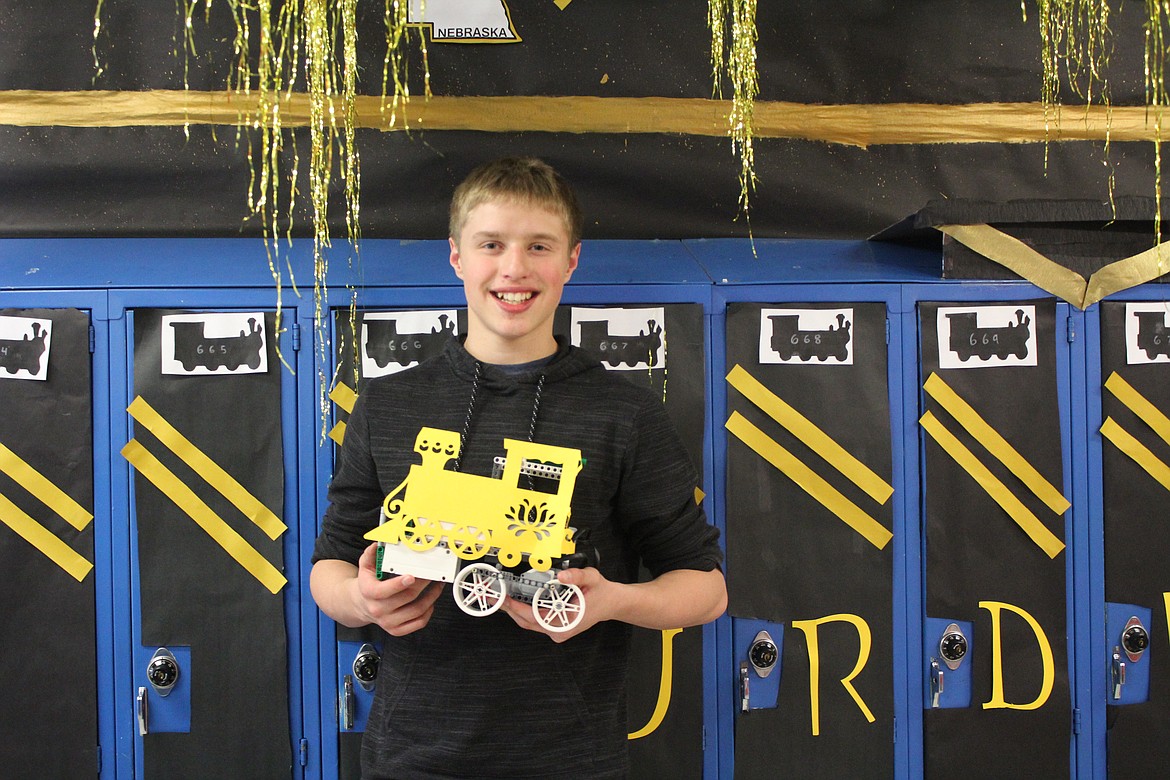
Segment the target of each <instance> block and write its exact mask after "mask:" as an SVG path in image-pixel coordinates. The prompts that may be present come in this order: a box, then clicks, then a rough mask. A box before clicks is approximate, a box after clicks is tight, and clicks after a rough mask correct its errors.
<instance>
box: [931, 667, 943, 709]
mask: <svg viewBox="0 0 1170 780" xmlns="http://www.w3.org/2000/svg"><path fill="white" fill-rule="evenodd" d="M943 674H944V673H943V670H942V668H941V667H940V666H939V665H938V661H937V660H936V659H934V658H931V659H930V706H931V707H932V708H936V707H938V706H939V705H938V700H939V697H940V696H942V692H943Z"/></svg>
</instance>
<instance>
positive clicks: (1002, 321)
mask: <svg viewBox="0 0 1170 780" xmlns="http://www.w3.org/2000/svg"><path fill="white" fill-rule="evenodd" d="M938 365H939V368H992V367H997V366H1034V365H1036V307H1035V306H1027V305H1007V306H948V307H945V308H944V307H940V308H939V310H938Z"/></svg>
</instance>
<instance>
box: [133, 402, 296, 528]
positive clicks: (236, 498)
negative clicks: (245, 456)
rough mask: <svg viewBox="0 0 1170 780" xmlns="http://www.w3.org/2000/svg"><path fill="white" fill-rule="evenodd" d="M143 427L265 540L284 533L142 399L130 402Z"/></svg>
mask: <svg viewBox="0 0 1170 780" xmlns="http://www.w3.org/2000/svg"><path fill="white" fill-rule="evenodd" d="M126 411H128V412H130V416H132V417H133V418H134V419H135V420H137V421H138V422H139V423H140V424H141V425H142V426H143V427H145V428H146V429H147V430H148V431H150V432H151V433H153V434H154V435H155V436H157V437H158V440H159V441H161V442H162V443H163V444H164V445H166V447H167V448H168V449H170V451H171V452H173V453H175V454H176V455H178V456H179V458H180V459H181V460H182V461H183V462H184V463H186V464H187V465H188V466H190V467H191V469H192V470H193V471H194V472H195V473H196V474H198V475H199V476H200V477H202V478H203V479H205V480H207V484H209V485H211V486H212V487H213V488H215V489H216V490H217V491H218V492H219V494H220V495H221V496H223V497H224V498H226V499H227V500H228V501H230V502H231V503H232V505H233V506H234V507H235V508H236V509H238V510H240V511H241V512H243V513H244V516H245V517H247V518H248V519H249V520H251V521H252V522H253V523H255V524H256V526H257V527H258V528H259V529H260V530H262V531H263V532H264V533H266V534H268V538H269V539H275V538H276V537H278V536H280V535H281V534H282V533H284V532H285V531H287V530H288V526H286V525H285V524H284V522H283V521H282V520H281V519H280V518H279V517H277V516H276V515H275V514H274V513H273V512H272V510H271V509H269V508H268V507H266V506H264V504H262V503H261V502H260V499H258V498H256V497H255V496H254V495H252V494H251V493H249V492H248V490H247V489H246V488H245V487H244V486H243V485H241V484H240V483H239V482H237V481H236V479H235V477H233V476H232V475H231V474H228V473H227V472H226V471H224V470H223V467H221V466H220V465H219V464H218V463H216V462H215V461H214V460H212V459H211V458H209V457H208V456H207V454H206V453H204V452H203V450H201V449H199V448H198V447H196V446H195V445H194V444H192V443H191V442H190V440H188V439H187V437H185V436H184V435H183V434H181V433H179V431H178V430H177V429H176V428H175V427H174V426H173V425H171V424H170V423H169V422H167V421H166V420H165V419H164V418H163V416H162V415H160V414H159V413H158V412H156V411H155V410H154V407H152V406H151V405H150V404H149V403H147V402H146V399H144V398H143V397H142V396H138V397H137V398H135V399H134V401H133V403H131V404H130V406H129V407H128V408H127V409H126Z"/></svg>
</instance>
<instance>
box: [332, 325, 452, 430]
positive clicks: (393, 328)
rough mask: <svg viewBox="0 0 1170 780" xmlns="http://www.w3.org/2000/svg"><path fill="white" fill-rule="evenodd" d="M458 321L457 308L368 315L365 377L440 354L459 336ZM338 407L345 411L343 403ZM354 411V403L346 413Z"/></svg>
mask: <svg viewBox="0 0 1170 780" xmlns="http://www.w3.org/2000/svg"><path fill="white" fill-rule="evenodd" d="M457 322H458V312H456V311H455V310H454V309H447V310H442V311H439V310H432V309H428V310H423V311H386V312H366V313H365V314H363V315H362V329H361V369H362V377H363V378H365V379H370V378H373V377H376V376H386V375H388V374H396V373H398V372H399V371H405V370H406V369H408V368H410V367H412V366H417V365H418V364H419V363H420V362H421V361H423V360H425V359H426V358H427V357H429V356H431V355H436V354H438V353H439V352H441V351H442V350H443V345H445V344H446V343H447V340H448V339H450V338H451V336H454V335H456V331H457ZM331 397H332V396H331ZM334 400H335V401H336V400H337V399H334ZM338 405H339V406H341V407H342V408H343V409H345V405H344V404H342V403H340V402H338ZM352 409H353V406H352V404H351V405H350V407H349V409H346V411H347V412H348V411H351V410H352Z"/></svg>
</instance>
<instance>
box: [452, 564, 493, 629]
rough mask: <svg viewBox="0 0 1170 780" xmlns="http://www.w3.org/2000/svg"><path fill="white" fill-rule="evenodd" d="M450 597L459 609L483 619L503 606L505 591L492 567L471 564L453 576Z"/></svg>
mask: <svg viewBox="0 0 1170 780" xmlns="http://www.w3.org/2000/svg"><path fill="white" fill-rule="evenodd" d="M451 595H452V596H454V597H455V603H456V604H458V605H459V609H461V610H463V611H464V612H466V613H467V614H468V615H471V616H472V617H484V616H486V615H490V614H492V613H493V612H495V611H496V610H497V609H499V608H500V607H501V606H503V604H504V596H506V595H507V591H506V589H505V586H504V581H503V579H501V578H500V573H499V572H498V571H496V569H495V567H494V566H489V565H488V564H486V563H473V564H471V565H469V566H464V567H463V568H462V569H460V570H459V573H458V574H456V575H455V582H454V583H452V585H451Z"/></svg>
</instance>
